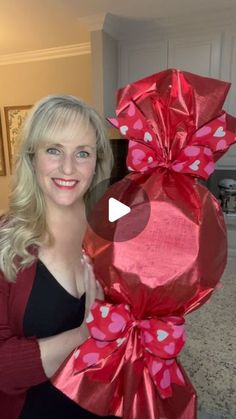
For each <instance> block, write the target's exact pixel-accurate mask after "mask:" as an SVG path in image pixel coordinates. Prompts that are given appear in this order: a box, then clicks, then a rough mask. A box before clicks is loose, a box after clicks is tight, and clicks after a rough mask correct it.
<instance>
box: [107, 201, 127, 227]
mask: <svg viewBox="0 0 236 419" xmlns="http://www.w3.org/2000/svg"><path fill="white" fill-rule="evenodd" d="M130 211H131V209H130V207H128V206H127V205H125V204H122V202H120V201H118V200H117V199H115V198H109V204H108V219H109V221H110V222H113V221H116V220H119V218H121V217H124V215H126V214H129V212H130Z"/></svg>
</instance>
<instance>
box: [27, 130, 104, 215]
mask: <svg viewBox="0 0 236 419" xmlns="http://www.w3.org/2000/svg"><path fill="white" fill-rule="evenodd" d="M95 167H96V134H95V130H94V128H93V127H92V126H91V125H88V124H85V122H80V125H79V129H78V135H77V136H76V135H73V136H72V135H71V132H70V127H66V128H65V129H63V135H60V140H59V143H58V142H57V141H56V142H55V143H54V142H53V141H52V142H50V143H47V144H42V145H40V146H39V148H38V150H37V151H36V153H35V157H34V169H35V174H36V178H37V181H38V184H39V186H40V188H41V191H42V192H43V194H44V198H45V201H46V203H47V205H50V206H54V207H55V205H56V206H60V207H61V206H63V207H70V206H73V205H76V204H78V203H80V202H81V201H82V200H83V197H84V195H85V193H86V192H87V190H88V188H89V186H90V184H91V182H92V179H93V176H94V171H95Z"/></svg>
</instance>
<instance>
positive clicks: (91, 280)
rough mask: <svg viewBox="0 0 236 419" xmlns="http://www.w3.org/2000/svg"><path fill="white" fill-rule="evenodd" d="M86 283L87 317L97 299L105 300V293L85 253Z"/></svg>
mask: <svg viewBox="0 0 236 419" xmlns="http://www.w3.org/2000/svg"><path fill="white" fill-rule="evenodd" d="M83 259H84V262H83V263H84V272H85V274H84V284H85V292H86V305H85V319H86V318H87V316H88V314H89V312H90V309H91V307H92V305H93V303H94V301H95V299H96V298H97V299H99V300H104V293H103V289H102V287H101V285H100V284H99V282H98V281H97V280H96V278H95V275H94V272H93V267H92V264H91V261H90V259H89V257H88V256H87V255H84V257H83Z"/></svg>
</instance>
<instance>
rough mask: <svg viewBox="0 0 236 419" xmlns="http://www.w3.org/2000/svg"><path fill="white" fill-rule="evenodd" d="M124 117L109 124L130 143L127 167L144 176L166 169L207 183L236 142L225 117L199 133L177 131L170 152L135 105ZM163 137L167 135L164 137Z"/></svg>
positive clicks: (221, 117) (222, 116)
mask: <svg viewBox="0 0 236 419" xmlns="http://www.w3.org/2000/svg"><path fill="white" fill-rule="evenodd" d="M124 112H125V116H121V117H120V116H119V117H117V118H108V120H109V121H110V123H111V124H112V125H114V126H115V127H116V128H118V129H119V130H120V133H121V134H122V135H124V136H125V137H126V138H127V139H129V140H130V141H129V149H128V156H127V167H128V169H129V170H131V171H138V172H145V171H148V170H150V169H154V168H156V167H166V168H168V169H170V170H172V171H174V172H178V173H184V174H190V175H193V176H196V177H200V178H203V179H205V180H206V179H207V178H208V177H209V176H210V175H211V174H212V173H213V171H214V168H215V160H217V155H219V154H220V153H222V152H224V151H226V150H227V149H228V148H229V146H230V145H231V144H232V143H234V142H235V140H236V137H235V134H234V133H232V132H231V131H229V130H228V129H227V123H226V114H225V113H222V114H221V115H220V116H219V117H217V118H216V119H213V120H212V121H210V122H209V123H207V124H206V125H204V126H202V127H201V128H199V129H198V130H197V131H195V132H194V131H193V129H194V128H191V129H190V132H186V131H184V129H180V130H177V131H176V133H175V134H174V136H173V138H172V139H171V142H170V149H168V147H167V148H165V147H163V144H164V143H165V141H164V138H160V133H159V134H158V133H156V129H155V126H154V125H153V124H152V123H151V122H150V121H149V120H148V119H147V118H146V117H145V116H144V115H143V113H142V112H141V111H140V110H139V108H138V106H136V104H135V103H134V102H130V104H129V106H128V108H127V109H126V110H125V111H124ZM162 135H163V136H165V135H167V134H166V133H164V132H163V133H162Z"/></svg>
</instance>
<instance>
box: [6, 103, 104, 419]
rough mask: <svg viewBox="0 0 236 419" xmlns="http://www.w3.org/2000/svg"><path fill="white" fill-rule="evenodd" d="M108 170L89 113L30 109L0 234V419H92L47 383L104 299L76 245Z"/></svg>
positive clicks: (42, 106)
mask: <svg viewBox="0 0 236 419" xmlns="http://www.w3.org/2000/svg"><path fill="white" fill-rule="evenodd" d="M111 165H112V153H111V149H110V146H109V142H108V141H107V140H106V139H105V135H104V127H103V123H102V121H101V119H100V117H99V116H98V114H97V113H96V112H95V111H94V110H93V109H92V108H90V107H89V106H87V105H86V104H85V103H83V102H82V101H81V100H79V99H77V98H75V97H73V96H48V97H46V98H44V99H42V100H41V101H40V102H38V103H37V104H36V105H35V106H34V108H33V109H32V112H31V114H30V116H29V118H28V120H27V122H26V124H25V126H24V130H23V133H22V141H21V146H20V151H19V154H18V156H17V158H16V164H15V173H14V181H13V188H12V193H11V196H10V210H9V213H8V214H7V215H6V216H4V217H3V219H2V220H1V228H0V412H1V414H0V416H1V419H15V418H21V419H28V418H29V419H37V418H40V419H47V418H50V419H52V418H57V419H59V418H70V419H71V418H83V419H86V418H91V419H92V418H97V416H95V415H92V414H90V413H89V412H86V411H85V410H83V409H82V408H80V407H79V406H78V405H77V404H75V403H74V402H72V401H71V400H70V399H68V398H67V397H66V396H65V395H63V394H62V393H60V392H59V391H58V390H57V389H55V388H54V387H53V386H52V385H51V384H50V381H49V379H50V377H52V375H53V374H54V373H55V372H56V371H57V369H58V368H59V366H60V365H61V364H62V362H63V361H64V360H65V358H66V357H67V356H68V355H69V354H70V353H71V351H72V350H73V349H74V348H75V347H77V346H78V345H80V344H81V343H82V342H83V341H84V340H85V339H86V338H87V337H88V331H87V327H86V324H85V321H84V317H85V311H86V310H87V311H88V310H89V308H90V306H91V304H92V303H93V301H94V299H95V298H96V297H97V298H103V295H102V291H101V289H100V287H99V285H98V284H97V283H96V280H95V278H94V276H93V271H92V268H91V267H90V266H89V264H88V262H87V260H86V259H85V257H84V256H83V253H82V239H83V235H84V232H85V229H86V216H85V200H86V198H87V196H88V194H89V191H90V190H91V188H92V187H93V186H94V184H96V183H97V182H99V181H101V180H103V179H106V178H108V177H109V174H110V170H111ZM85 295H86V299H85ZM85 300H86V301H85Z"/></svg>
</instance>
